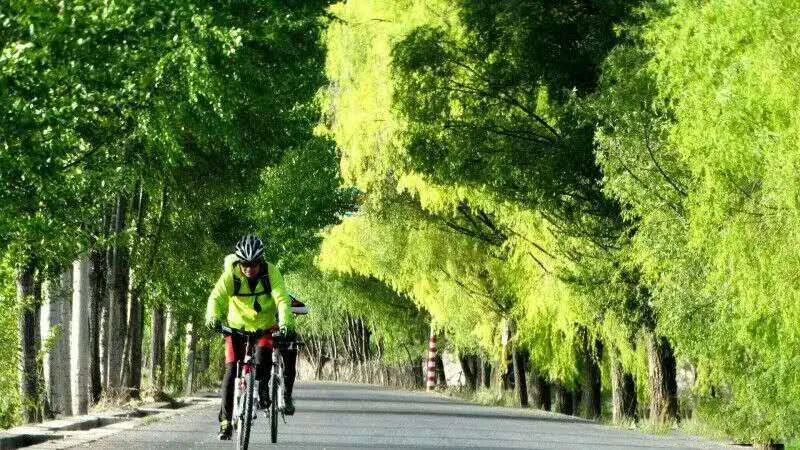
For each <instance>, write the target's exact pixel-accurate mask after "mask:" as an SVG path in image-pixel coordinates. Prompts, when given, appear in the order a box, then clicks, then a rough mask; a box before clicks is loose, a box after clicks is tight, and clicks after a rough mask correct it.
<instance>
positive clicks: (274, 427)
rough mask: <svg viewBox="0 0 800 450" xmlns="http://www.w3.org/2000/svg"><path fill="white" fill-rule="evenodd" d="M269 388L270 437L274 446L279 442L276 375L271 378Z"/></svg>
mask: <svg viewBox="0 0 800 450" xmlns="http://www.w3.org/2000/svg"><path fill="white" fill-rule="evenodd" d="M269 388H270V389H269V390H270V392H269V395H270V397H269V398H270V399H271V400H272V402H271V404H270V407H269V419H270V420H269V437H270V441H271V442H272V443H273V444H274V443H276V442H278V380H277V377H276V376H275V374H274V373H273V374H272V377H270V381H269Z"/></svg>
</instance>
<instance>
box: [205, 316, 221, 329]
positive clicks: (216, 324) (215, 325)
mask: <svg viewBox="0 0 800 450" xmlns="http://www.w3.org/2000/svg"><path fill="white" fill-rule="evenodd" d="M221 326H222V321H220V320H219V319H212V320H209V321H207V322H206V328H208V329H209V330H210V331H219V328H220V327H221Z"/></svg>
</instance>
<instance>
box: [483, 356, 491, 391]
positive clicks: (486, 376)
mask: <svg viewBox="0 0 800 450" xmlns="http://www.w3.org/2000/svg"><path fill="white" fill-rule="evenodd" d="M481 384H483V387H485V388H486V389H489V388H490V387H492V365H491V364H490V363H489V362H488V361H486V360H485V359H482V361H481Z"/></svg>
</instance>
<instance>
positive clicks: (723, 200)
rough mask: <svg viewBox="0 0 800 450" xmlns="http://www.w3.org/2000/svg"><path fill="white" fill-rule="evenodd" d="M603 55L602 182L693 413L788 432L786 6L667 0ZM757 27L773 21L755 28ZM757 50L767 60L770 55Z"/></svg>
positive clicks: (793, 55) (789, 73)
mask: <svg viewBox="0 0 800 450" xmlns="http://www.w3.org/2000/svg"><path fill="white" fill-rule="evenodd" d="M649 17H650V19H651V21H650V23H648V24H647V25H646V26H644V27H643V28H639V29H636V30H633V31H632V32H631V34H632V39H631V42H630V43H629V44H628V45H626V46H624V47H622V48H620V49H619V50H618V51H616V52H615V54H614V55H613V56H612V58H611V59H610V60H609V62H608V64H607V68H606V73H605V75H604V77H606V83H605V87H604V92H605V94H604V95H605V98H606V101H605V102H603V104H602V106H601V109H602V110H604V111H605V112H606V113H607V114H608V120H607V121H605V122H606V126H604V127H603V129H602V130H601V131H602V132H601V134H600V135H599V142H600V144H601V147H602V149H603V153H602V154H601V156H602V159H601V161H602V163H603V166H604V168H605V169H606V188H607V190H608V191H609V192H610V193H611V194H612V195H615V196H617V197H618V198H619V199H620V200H621V202H622V203H623V205H624V206H625V214H626V215H628V216H629V217H630V218H631V220H632V221H633V222H634V223H635V226H636V235H635V237H634V240H633V246H632V252H631V258H632V259H633V260H635V261H639V262H640V267H642V268H643V275H644V278H645V280H646V282H647V284H648V285H649V286H651V290H652V294H653V303H654V305H655V309H656V311H657V313H658V317H659V323H660V327H661V329H662V331H663V332H664V333H665V334H666V335H668V336H670V338H671V339H673V340H674V341H675V342H676V344H677V347H678V349H679V351H680V353H681V354H682V355H683V356H684V357H686V358H688V359H689V360H691V361H693V363H694V364H696V366H697V370H698V377H699V379H698V384H697V386H696V392H697V394H698V395H699V397H700V398H701V404H702V405H703V407H702V409H701V412H702V413H704V416H705V417H711V418H713V419H715V421H717V422H718V424H719V426H720V427H722V428H723V429H725V430H726V431H727V432H729V433H731V434H733V435H735V436H737V437H738V438H739V439H751V440H753V441H755V442H758V443H762V444H766V443H770V442H782V441H784V440H786V439H790V438H792V437H796V436H797V430H798V423H797V420H796V418H797V416H798V415H797V411H798V407H800V406H799V405H798V403H797V401H796V399H797V398H798V397H797V387H798V384H797V383H796V379H795V377H794V375H792V374H791V373H790V372H789V371H787V370H786V368H787V367H791V366H792V365H794V364H796V363H797V361H796V355H797V352H794V351H792V350H791V348H792V346H793V345H794V343H795V342H797V327H796V326H794V323H795V322H796V317H797V314H798V310H797V289H796V286H795V284H796V283H793V281H792V280H793V275H791V273H792V272H793V271H796V267H797V264H796V259H797V258H796V255H795V252H794V251H793V248H794V247H795V245H793V244H794V241H795V236H796V230H797V202H796V198H797V196H796V192H797V183H796V181H795V180H796V176H795V175H794V171H795V168H796V165H797V162H796V161H797V149H796V140H795V136H796V134H797V117H796V110H797V106H798V105H797V104H796V103H797V101H796V96H794V95H792V94H790V90H788V89H789V88H788V86H790V85H791V84H792V83H793V82H795V80H796V79H797V71H796V70H794V69H793V67H794V66H795V65H796V62H797V59H798V55H797V52H796V50H795V49H794V47H793V46H792V44H790V42H793V41H795V40H796V39H797V38H798V36H797V31H796V30H797V27H796V24H797V23H798V15H797V11H796V8H794V5H793V3H792V2H781V1H778V2H770V3H769V4H758V5H747V6H745V5H742V4H735V3H727V2H710V3H707V4H703V5H698V4H696V3H694V2H683V1H677V2H672V3H671V4H670V8H668V9H666V10H664V11H652V12H651V13H650V15H649ZM764 24H770V25H769V26H765V25H764ZM768 55H769V56H768Z"/></svg>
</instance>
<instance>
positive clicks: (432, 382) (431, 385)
mask: <svg viewBox="0 0 800 450" xmlns="http://www.w3.org/2000/svg"><path fill="white" fill-rule="evenodd" d="M427 376H428V384H427V390H429V391H432V390H434V389H436V332H435V331H434V330H433V327H431V340H430V342H429V344H428V373H427Z"/></svg>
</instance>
